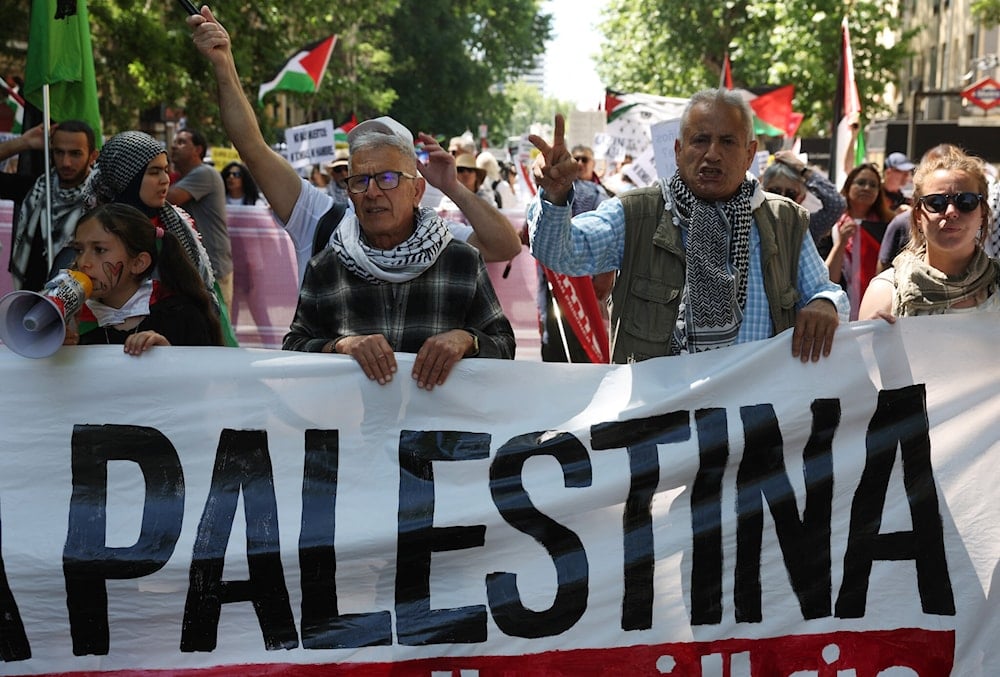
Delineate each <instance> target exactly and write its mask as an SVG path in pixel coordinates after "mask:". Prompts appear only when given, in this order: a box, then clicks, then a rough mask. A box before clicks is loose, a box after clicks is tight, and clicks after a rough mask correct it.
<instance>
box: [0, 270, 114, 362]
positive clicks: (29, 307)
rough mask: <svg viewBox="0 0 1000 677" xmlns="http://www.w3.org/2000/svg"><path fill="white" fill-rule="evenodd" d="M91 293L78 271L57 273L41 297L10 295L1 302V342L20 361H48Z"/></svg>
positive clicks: (30, 293)
mask: <svg viewBox="0 0 1000 677" xmlns="http://www.w3.org/2000/svg"><path fill="white" fill-rule="evenodd" d="M93 290H94V283H93V282H91V280H90V278H89V277H87V276H86V275H85V274H84V273H81V272H80V271H78V270H65V269H64V270H60V271H59V274H58V275H56V276H55V277H53V278H52V279H51V280H49V281H48V282H47V283H46V284H45V289H43V290H42V293H40V294H39V293H38V292H33V291H12V292H10V293H9V294H6V295H4V297H3V298H0V341H3V342H4V344H5V345H6V346H7V347H8V348H10V349H11V350H13V351H14V352H15V353H17V354H18V355H21V356H22V357H34V358H37V357H48V356H49V355H52V354H54V353H55V352H56V351H57V350H59V346H61V345H62V344H63V341H65V340H66V318H67V317H72V316H73V315H74V314H75V313H76V312H77V311H78V310H80V308H81V307H83V303H84V301H86V300H87V298H88V297H89V296H90V294H91V292H92V291H93Z"/></svg>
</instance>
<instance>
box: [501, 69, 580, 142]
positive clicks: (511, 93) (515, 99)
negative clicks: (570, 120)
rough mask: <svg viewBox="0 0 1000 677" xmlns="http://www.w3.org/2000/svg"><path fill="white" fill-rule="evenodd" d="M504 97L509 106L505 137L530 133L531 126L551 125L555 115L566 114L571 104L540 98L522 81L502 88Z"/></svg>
mask: <svg viewBox="0 0 1000 677" xmlns="http://www.w3.org/2000/svg"><path fill="white" fill-rule="evenodd" d="M504 95H505V96H506V97H507V100H508V102H509V103H510V105H511V114H510V122H509V123H508V124H507V136H521V135H522V134H527V133H529V132H530V131H531V127H532V125H548V126H551V125H552V120H553V119H555V116H556V113H566V112H567V111H569V110H572V109H573V104H572V103H568V102H566V101H559V100H558V99H555V98H552V97H546V96H542V93H541V92H539V91H538V88H537V87H535V86H534V85H531V84H528V83H527V82H525V81H523V80H518V81H517V82H514V83H511V84H510V85H508V86H507V87H506V88H504Z"/></svg>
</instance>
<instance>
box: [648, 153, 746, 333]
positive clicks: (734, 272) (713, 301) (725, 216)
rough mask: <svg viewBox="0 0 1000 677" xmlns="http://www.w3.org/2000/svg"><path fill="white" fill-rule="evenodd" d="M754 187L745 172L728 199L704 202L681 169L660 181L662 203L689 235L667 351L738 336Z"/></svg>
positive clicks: (741, 318)
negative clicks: (678, 308) (677, 308)
mask: <svg viewBox="0 0 1000 677" xmlns="http://www.w3.org/2000/svg"><path fill="white" fill-rule="evenodd" d="M756 188H757V182H756V180H755V179H753V177H750V176H748V177H747V178H746V179H745V180H744V181H743V183H742V184H740V187H739V189H738V190H737V191H736V194H735V195H733V196H732V197H731V198H730V199H729V200H726V201H725V202H705V201H704V200H702V199H700V198H698V197H696V196H695V195H694V194H693V193H692V192H691V191H690V190H689V189H688V187H687V186H686V185H684V182H683V181H681V178H680V174H677V173H675V174H674V175H673V177H671V178H670V179H669V180H667V179H661V180H660V190H661V191H662V193H663V199H664V201H665V203H666V208H667V209H668V210H672V211H673V214H674V218H675V223H678V225H681V226H682V227H684V228H685V230H686V234H687V240H686V248H687V253H686V272H685V284H684V293H683V296H682V300H681V311H680V312H679V313H678V319H677V326H676V328H675V331H674V336H673V343H674V345H673V346H672V348H673V350H672V351H671V352H684V351H687V352H701V351H704V350H712V349H714V348H724V347H726V346H730V345H732V344H733V343H734V342H735V341H736V336H737V334H738V333H739V330H740V323H741V322H742V321H743V306H744V304H745V303H746V298H747V271H748V270H749V267H750V224H751V222H752V220H753V216H752V207H751V202H750V199H751V197H752V196H753V195H754V192H755V191H756Z"/></svg>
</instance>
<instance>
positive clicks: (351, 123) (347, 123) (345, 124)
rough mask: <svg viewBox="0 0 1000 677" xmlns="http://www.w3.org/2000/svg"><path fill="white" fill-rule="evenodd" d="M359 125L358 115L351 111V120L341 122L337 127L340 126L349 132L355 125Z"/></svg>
mask: <svg viewBox="0 0 1000 677" xmlns="http://www.w3.org/2000/svg"><path fill="white" fill-rule="evenodd" d="M357 126H358V116H357V115H355V114H354V113H351V119H350V120H346V121H344V122H341V123H340V124H339V125H337V127H339V128H340V129H342V130H344V133H345V134H346V133H347V132H349V131H351V130H352V129H354V128H355V127H357Z"/></svg>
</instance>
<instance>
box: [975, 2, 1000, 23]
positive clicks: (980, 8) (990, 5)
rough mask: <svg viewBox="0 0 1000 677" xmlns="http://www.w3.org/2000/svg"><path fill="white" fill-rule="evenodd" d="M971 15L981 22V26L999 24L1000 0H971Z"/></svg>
mask: <svg viewBox="0 0 1000 677" xmlns="http://www.w3.org/2000/svg"><path fill="white" fill-rule="evenodd" d="M969 7H970V9H971V10H972V15H973V16H974V17H976V18H977V19H979V21H981V22H982V24H983V28H989V27H990V26H996V25H997V24H1000V0H972V4H971V5H970V6H969Z"/></svg>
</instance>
